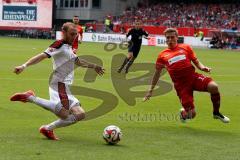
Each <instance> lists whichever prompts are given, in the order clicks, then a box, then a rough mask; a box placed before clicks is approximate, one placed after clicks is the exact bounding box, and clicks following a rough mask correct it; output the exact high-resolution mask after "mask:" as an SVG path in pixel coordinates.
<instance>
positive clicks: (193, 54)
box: [186, 45, 197, 62]
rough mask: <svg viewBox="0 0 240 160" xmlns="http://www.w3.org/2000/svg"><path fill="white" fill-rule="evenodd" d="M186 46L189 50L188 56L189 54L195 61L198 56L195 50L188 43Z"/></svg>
mask: <svg viewBox="0 0 240 160" xmlns="http://www.w3.org/2000/svg"><path fill="white" fill-rule="evenodd" d="M186 48H187V50H188V56H189V58H190V60H191V61H193V62H194V61H196V60H197V56H196V54H195V52H194V51H193V50H192V48H191V47H190V46H189V45H187V46H186Z"/></svg>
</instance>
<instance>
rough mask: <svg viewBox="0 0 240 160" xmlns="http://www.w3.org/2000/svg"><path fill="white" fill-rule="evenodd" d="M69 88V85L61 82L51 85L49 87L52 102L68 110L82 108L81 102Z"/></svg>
mask: <svg viewBox="0 0 240 160" xmlns="http://www.w3.org/2000/svg"><path fill="white" fill-rule="evenodd" d="M69 87H70V86H69V85H67V84H65V83H61V82H58V83H54V84H51V85H50V86H49V96H50V101H53V102H55V103H57V104H61V106H62V107H64V108H65V109H67V110H69V109H71V108H72V107H73V106H80V102H79V101H78V99H77V98H76V97H74V96H73V95H72V93H71V91H70V88H69Z"/></svg>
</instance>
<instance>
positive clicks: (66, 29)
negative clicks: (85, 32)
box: [62, 22, 77, 32]
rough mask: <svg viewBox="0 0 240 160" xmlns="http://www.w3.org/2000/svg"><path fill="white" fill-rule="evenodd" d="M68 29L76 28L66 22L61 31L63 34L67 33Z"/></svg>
mask: <svg viewBox="0 0 240 160" xmlns="http://www.w3.org/2000/svg"><path fill="white" fill-rule="evenodd" d="M69 28H77V26H76V25H75V24H74V23H72V22H66V23H64V24H63V26H62V30H63V31H65V32H67V31H68V30H69Z"/></svg>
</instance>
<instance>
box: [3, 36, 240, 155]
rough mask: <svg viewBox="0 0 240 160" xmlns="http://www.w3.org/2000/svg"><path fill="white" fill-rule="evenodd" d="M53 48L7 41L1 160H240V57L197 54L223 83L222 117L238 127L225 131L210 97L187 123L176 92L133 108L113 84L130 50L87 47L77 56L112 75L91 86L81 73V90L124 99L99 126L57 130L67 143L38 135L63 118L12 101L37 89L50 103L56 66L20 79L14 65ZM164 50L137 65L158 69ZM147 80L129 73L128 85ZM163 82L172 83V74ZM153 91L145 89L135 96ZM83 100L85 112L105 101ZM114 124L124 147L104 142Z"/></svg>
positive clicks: (143, 55) (145, 54) (147, 53)
mask: <svg viewBox="0 0 240 160" xmlns="http://www.w3.org/2000/svg"><path fill="white" fill-rule="evenodd" d="M51 43H52V41H51V40H34V39H16V38H0V82H1V83H0V84H1V85H0V86H1V87H0V160H42V159H48V160H63V159H67V160H76V159H84V160H87V159H105V160H106V159H119V160H120V159H121V160H122V159H129V160H132V159H137V160H146V159H149V160H150V159H152V160H156V159H162V160H179V159H181V160H202V159H204V160H239V159H240V152H239V146H240V127H239V126H240V125H239V123H240V100H239V99H240V69H239V60H240V53H239V52H236V51H229V50H208V49H195V52H196V53H197V56H198V58H199V59H200V60H201V62H202V63H203V64H205V65H207V66H209V67H211V68H212V73H211V75H210V76H211V77H212V78H213V79H214V80H215V81H216V82H217V83H218V84H219V87H220V91H221V95H222V99H221V101H222V105H221V107H222V108H221V111H222V112H223V113H224V114H226V115H227V116H229V118H230V119H231V122H230V123H229V124H223V123H222V122H220V121H219V120H214V119H213V118H212V106H211V101H210V97H209V95H208V94H206V93H195V105H196V110H197V116H196V118H195V119H194V120H192V121H190V122H188V123H186V124H181V122H180V121H179V120H178V117H177V115H178V111H179V109H180V103H179V100H178V98H177V96H176V93H175V91H174V90H171V91H170V92H168V93H166V94H164V95H161V96H158V97H153V98H152V99H151V100H150V101H148V102H145V103H143V102H142V101H141V100H142V99H141V98H140V97H139V98H137V99H136V101H137V103H136V105H135V106H129V105H127V104H126V103H125V102H124V101H123V100H122V99H121V98H120V96H119V95H118V94H117V92H116V90H115V88H114V86H113V83H112V79H111V74H113V73H111V67H112V66H111V61H112V58H113V56H114V55H116V54H118V53H124V54H126V50H120V49H119V47H117V48H116V50H114V51H108V52H107V51H105V50H104V44H100V43H98V44H97V43H83V44H81V45H80V51H79V53H78V55H93V56H96V57H98V58H100V59H101V60H102V61H103V65H104V68H105V69H106V74H105V75H104V76H103V77H98V78H97V79H96V81H95V82H94V83H86V82H84V81H83V76H84V74H85V71H86V70H84V69H77V70H76V72H75V78H76V80H75V82H74V85H76V86H83V87H87V88H91V89H97V90H100V91H105V92H108V93H111V94H113V95H114V96H116V97H117V98H118V104H117V107H116V108H115V109H114V110H112V111H111V112H109V113H107V114H105V115H102V116H100V117H97V118H95V119H92V120H89V121H83V122H80V123H77V124H76V125H73V126H70V127H67V128H61V129H57V130H56V134H57V136H58V137H59V138H60V139H61V140H60V141H49V140H46V139H45V138H44V137H43V136H42V135H40V134H39V132H38V128H39V127H40V126H41V125H43V124H47V123H49V122H52V121H53V120H55V119H56V117H55V116H54V115H53V114H52V113H50V112H48V111H46V110H43V109H42V108H40V107H38V106H36V105H34V104H30V103H26V104H24V103H20V102H10V101H9V97H10V96H11V95H12V94H13V93H15V92H19V91H25V90H28V89H33V90H34V91H35V93H36V94H37V96H39V97H43V98H46V99H48V78H49V75H50V73H51V71H52V65H51V60H49V59H48V60H45V61H43V62H42V63H40V64H37V65H35V66H31V67H29V68H27V69H26V70H25V71H24V72H23V73H22V74H20V75H15V74H13V72H12V71H13V68H14V66H16V65H20V64H22V63H23V62H25V61H26V60H27V59H28V58H30V57H31V56H33V55H35V54H37V53H40V52H42V51H44V50H45V49H46V48H47V47H48V46H49V45H50V44H51ZM162 49H163V48H160V47H147V46H143V47H142V50H141V52H140V54H139V57H138V59H137V60H136V62H135V63H143V62H144V63H152V62H155V59H156V57H157V54H158V53H159V52H160V51H161V50H162ZM119 63H121V62H120V61H119ZM133 67H134V64H133ZM141 74H143V72H130V73H129V74H128V76H127V78H134V77H138V76H141ZM161 79H162V80H164V81H167V82H170V78H169V76H168V74H165V75H164V76H163V77H162V78H161ZM147 88H148V86H147V85H144V86H139V87H137V88H134V89H135V90H146V89H147ZM142 96H144V94H143V95H142ZM77 98H79V99H80V101H81V103H82V104H83V107H84V109H85V110H86V111H89V110H92V109H94V108H96V107H97V106H98V105H99V104H100V103H101V102H102V101H101V100H99V99H95V98H92V97H88V96H84V95H79V96H77ZM151 115H155V116H156V117H157V118H156V117H155V118H152V117H151ZM110 124H114V125H117V126H119V127H120V128H121V129H122V132H123V138H122V140H121V142H120V143H119V144H118V145H115V146H109V145H106V144H105V142H104V141H103V139H102V132H103V129H104V127H106V126H108V125H110Z"/></svg>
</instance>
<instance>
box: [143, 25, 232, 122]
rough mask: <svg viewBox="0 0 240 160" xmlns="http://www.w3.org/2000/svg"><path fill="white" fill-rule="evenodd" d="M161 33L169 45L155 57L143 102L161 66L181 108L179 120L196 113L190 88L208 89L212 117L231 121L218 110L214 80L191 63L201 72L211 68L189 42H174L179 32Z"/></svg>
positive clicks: (158, 76) (156, 78)
mask: <svg viewBox="0 0 240 160" xmlns="http://www.w3.org/2000/svg"><path fill="white" fill-rule="evenodd" d="M164 34H165V37H166V43H167V45H168V48H167V49H165V50H163V51H162V52H161V53H160V54H159V56H158V58H157V62H156V71H155V73H154V76H153V78H152V82H151V87H150V89H149V91H148V92H147V94H146V96H145V97H144V101H146V100H149V99H150V97H151V96H152V92H153V89H154V87H155V85H156V84H157V82H158V80H159V78H160V74H161V71H162V69H163V68H166V69H167V71H168V73H169V75H170V77H171V79H172V81H173V83H174V88H175V90H176V92H177V95H178V97H179V99H180V102H181V104H182V107H183V108H182V109H181V110H180V120H181V121H182V122H185V121H186V120H187V119H192V118H194V117H195V115H196V112H195V106H194V100H193V91H201V92H209V93H210V95H211V100H212V104H213V117H214V118H215V119H220V120H221V121H222V122H224V123H228V122H230V119H229V118H228V117H226V116H224V115H222V114H221V113H220V112H219V108H220V93H219V90H218V85H217V83H216V82H214V81H213V80H212V78H210V77H207V76H205V75H202V74H199V73H197V72H195V67H194V66H193V65H192V63H193V64H194V65H195V66H196V67H197V68H198V69H199V70H201V71H204V72H210V71H211V68H209V67H206V66H204V65H203V64H202V63H201V62H200V61H199V60H198V59H197V57H196V55H195V53H194V52H193V50H192V49H191V47H190V46H189V45H187V44H178V43H177V40H178V33H177V30H176V29H174V28H168V29H166V30H165V31H164Z"/></svg>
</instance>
